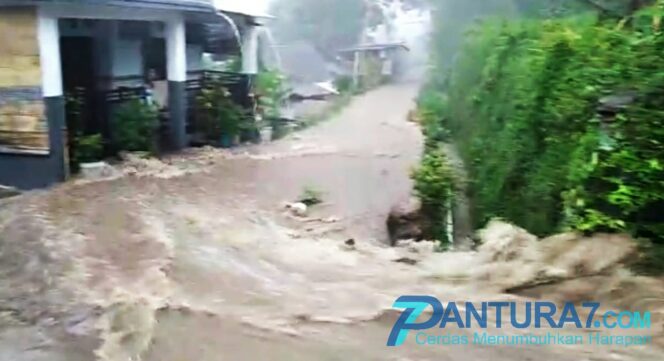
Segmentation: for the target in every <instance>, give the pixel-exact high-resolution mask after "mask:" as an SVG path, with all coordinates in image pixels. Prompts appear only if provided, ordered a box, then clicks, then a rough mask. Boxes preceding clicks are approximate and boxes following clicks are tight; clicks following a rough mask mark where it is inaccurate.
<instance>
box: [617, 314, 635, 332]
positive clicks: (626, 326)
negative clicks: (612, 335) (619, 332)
mask: <svg viewBox="0 0 664 361" xmlns="http://www.w3.org/2000/svg"><path fill="white" fill-rule="evenodd" d="M624 316H627V322H628V323H626V324H624V323H622V320H623V318H624ZM618 326H620V328H623V329H625V328H632V313H631V312H627V311H623V312H620V314H618Z"/></svg>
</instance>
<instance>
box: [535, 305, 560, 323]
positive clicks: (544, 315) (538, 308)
mask: <svg viewBox="0 0 664 361" xmlns="http://www.w3.org/2000/svg"><path fill="white" fill-rule="evenodd" d="M543 308H548V309H549V310H548V312H544V311H543V310H542V309H543ZM556 310H557V308H556V304H555V303H553V302H535V328H542V319H545V320H546V321H547V322H548V323H549V326H550V327H551V328H558V325H557V324H556V323H555V322H554V321H553V315H555V314H556Z"/></svg>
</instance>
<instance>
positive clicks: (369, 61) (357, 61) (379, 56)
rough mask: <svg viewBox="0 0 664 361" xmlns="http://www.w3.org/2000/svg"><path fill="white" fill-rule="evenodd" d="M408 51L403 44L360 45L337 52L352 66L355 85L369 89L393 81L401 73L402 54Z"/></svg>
mask: <svg viewBox="0 0 664 361" xmlns="http://www.w3.org/2000/svg"><path fill="white" fill-rule="evenodd" d="M406 51H409V48H408V46H406V44H405V43H403V42H387V43H369V44H361V45H358V46H355V47H352V48H348V49H341V50H339V54H340V56H341V58H342V59H343V60H345V62H346V64H349V65H350V64H352V69H353V81H354V83H355V85H357V86H361V87H364V88H371V87H373V86H376V85H379V84H380V83H382V82H385V81H391V80H394V79H395V78H396V77H398V76H399V75H400V73H401V71H402V70H403V69H402V64H403V54H404V53H405V52H406Z"/></svg>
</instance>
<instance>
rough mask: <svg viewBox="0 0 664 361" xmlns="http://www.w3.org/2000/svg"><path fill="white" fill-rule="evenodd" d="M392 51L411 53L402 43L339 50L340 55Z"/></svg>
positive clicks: (359, 46)
mask: <svg viewBox="0 0 664 361" xmlns="http://www.w3.org/2000/svg"><path fill="white" fill-rule="evenodd" d="M390 49H403V50H406V51H410V48H408V46H407V45H406V44H405V43H403V42H400V43H380V44H363V45H358V46H355V47H352V48H347V49H341V50H339V53H356V52H362V51H376V50H390Z"/></svg>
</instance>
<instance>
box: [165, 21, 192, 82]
mask: <svg viewBox="0 0 664 361" xmlns="http://www.w3.org/2000/svg"><path fill="white" fill-rule="evenodd" d="M166 53H167V55H166V62H167V64H168V80H169V81H176V82H183V81H186V80H187V39H186V33H185V25H184V19H182V18H181V17H180V18H176V19H172V20H169V21H168V22H167V23H166Z"/></svg>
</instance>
